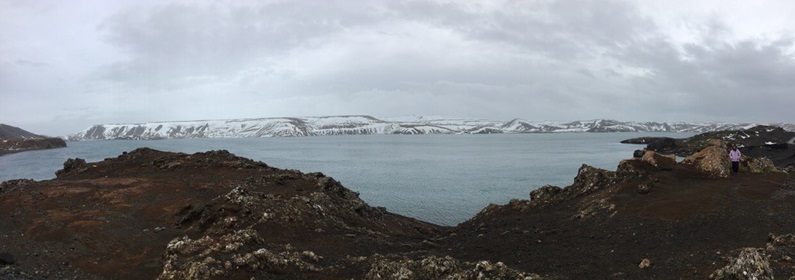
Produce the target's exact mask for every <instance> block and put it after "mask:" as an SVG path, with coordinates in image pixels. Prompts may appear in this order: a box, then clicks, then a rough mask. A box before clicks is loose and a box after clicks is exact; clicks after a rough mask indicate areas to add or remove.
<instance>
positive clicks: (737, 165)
mask: <svg viewBox="0 0 795 280" xmlns="http://www.w3.org/2000/svg"><path fill="white" fill-rule="evenodd" d="M737 172H740V162H739V161H732V173H737Z"/></svg>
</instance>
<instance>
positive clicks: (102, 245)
mask: <svg viewBox="0 0 795 280" xmlns="http://www.w3.org/2000/svg"><path fill="white" fill-rule="evenodd" d="M0 189H2V192H0V213H4V214H3V215H4V216H3V218H2V219H0V236H7V237H8V238H4V239H3V242H2V244H0V252H8V253H9V254H11V255H13V256H14V257H15V258H16V264H15V265H14V267H15V269H18V270H21V271H24V272H26V273H30V274H34V273H35V272H38V273H36V275H39V276H40V277H44V276H43V275H49V276H50V277H55V278H68V279H71V278H75V277H76V278H78V279H153V278H156V277H159V278H160V279H197V278H198V279H218V278H223V279H250V278H252V277H254V278H258V279H271V278H289V279H301V278H305V279H308V278H312V279H350V278H362V276H363V275H365V274H366V273H367V271H368V270H369V268H364V267H360V266H359V265H360V264H359V263H355V262H352V261H349V260H347V258H348V257H349V256H371V255H373V254H375V253H394V254H403V253H405V252H413V251H420V252H427V251H428V250H430V249H433V248H435V246H434V245H433V243H432V242H428V241H427V240H429V239H432V237H433V236H436V235H437V234H438V233H439V232H441V231H443V230H444V229H445V228H444V227H440V226H436V225H432V224H429V223H425V222H421V221H418V220H415V219H411V218H407V217H403V216H399V215H396V214H392V213H389V212H386V211H385V210H384V209H383V208H377V207H371V206H369V205H367V204H366V203H365V202H364V201H362V200H361V199H360V198H359V197H358V194H357V193H356V192H353V191H351V190H348V189H347V188H344V187H343V186H342V185H340V184H339V182H337V181H336V180H334V179H332V178H329V177H326V176H325V175H323V174H321V173H310V174H303V173H301V172H298V171H294V170H280V169H276V168H272V167H269V166H268V165H266V164H264V163H261V162H255V161H252V160H249V159H245V158H240V157H237V156H235V155H233V154H231V153H229V152H227V151H210V152H205V153H196V154H183V153H168V152H161V151H156V150H152V149H147V148H141V149H137V150H134V151H132V152H129V153H124V154H122V155H120V156H119V157H116V158H110V159H106V160H104V161H101V162H93V163H83V161H81V160H76V159H73V160H70V161H68V162H67V163H66V164H65V166H64V170H62V171H61V172H59V176H58V177H57V178H56V179H54V180H47V181H32V180H15V181H7V182H4V183H3V184H2V185H1V186H0ZM64 264H68V265H64Z"/></svg>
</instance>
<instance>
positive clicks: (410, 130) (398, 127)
mask: <svg viewBox="0 0 795 280" xmlns="http://www.w3.org/2000/svg"><path fill="white" fill-rule="evenodd" d="M755 125H756V124H731V123H683V122H678V123H659V122H622V121H616V120H589V121H574V122H549V121H525V120H521V119H514V120H511V121H508V122H502V121H491V120H480V119H462V118H448V117H426V116H411V117H402V118H390V119H378V118H374V117H371V116H327V117H294V118H293V117H290V118H258V119H231V120H202V121H174V122H149V123H137V124H103V125H94V126H92V127H89V128H88V129H86V130H84V131H81V132H78V133H76V134H73V135H69V136H66V137H64V138H65V139H66V140H70V141H80V140H113V139H175V138H176V139H180V138H243V137H286V136H321V135H361V134H487V133H545V132H647V131H648V132H707V131H716V130H738V129H747V128H750V127H753V126H755ZM778 125H783V124H778ZM789 126H790V127H792V125H789Z"/></svg>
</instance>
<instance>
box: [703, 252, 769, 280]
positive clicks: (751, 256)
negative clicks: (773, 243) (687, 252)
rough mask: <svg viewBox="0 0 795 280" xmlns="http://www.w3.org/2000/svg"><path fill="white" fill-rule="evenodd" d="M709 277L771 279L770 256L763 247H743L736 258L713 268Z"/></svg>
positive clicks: (718, 279)
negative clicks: (717, 267)
mask: <svg viewBox="0 0 795 280" xmlns="http://www.w3.org/2000/svg"><path fill="white" fill-rule="evenodd" d="M709 278H711V279H716V280H720V279H755V280H764V279H769V280H772V279H773V270H772V269H770V257H769V256H767V254H765V251H764V250H763V249H757V248H743V249H742V250H741V251H740V254H739V255H738V256H737V257H736V258H732V259H731V260H730V261H729V264H728V265H726V266H724V267H723V268H720V269H718V270H715V272H713V273H712V274H711V275H710V276H709Z"/></svg>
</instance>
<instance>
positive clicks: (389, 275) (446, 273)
mask: <svg viewBox="0 0 795 280" xmlns="http://www.w3.org/2000/svg"><path fill="white" fill-rule="evenodd" d="M365 261H366V262H369V263H370V267H371V269H370V271H368V272H367V275H365V279H372V280H375V279H407V280H411V279H506V280H508V279H516V280H520V279H521V280H537V279H542V278H541V276H539V275H538V274H532V273H525V272H520V271H516V270H513V269H510V268H508V266H506V265H505V264H504V263H502V262H497V263H492V262H490V261H480V262H477V263H469V262H461V261H459V260H457V259H455V258H452V257H450V256H445V257H437V256H430V257H426V258H423V259H421V260H417V261H415V260H411V259H407V258H405V257H403V258H401V257H396V256H380V255H375V256H373V257H371V258H365Z"/></svg>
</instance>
